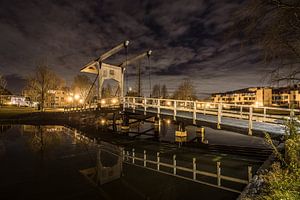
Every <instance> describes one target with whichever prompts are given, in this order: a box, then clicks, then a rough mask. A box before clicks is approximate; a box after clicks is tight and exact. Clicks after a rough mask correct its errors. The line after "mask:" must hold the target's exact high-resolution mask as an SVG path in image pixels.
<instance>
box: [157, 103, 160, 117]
mask: <svg viewBox="0 0 300 200" xmlns="http://www.w3.org/2000/svg"><path fill="white" fill-rule="evenodd" d="M159 115H160V99H157V117H159Z"/></svg>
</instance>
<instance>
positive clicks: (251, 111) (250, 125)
mask: <svg viewBox="0 0 300 200" xmlns="http://www.w3.org/2000/svg"><path fill="white" fill-rule="evenodd" d="M252 129H253V107H252V106H251V107H249V125H248V135H252Z"/></svg>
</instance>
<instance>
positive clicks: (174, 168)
mask: <svg viewBox="0 0 300 200" xmlns="http://www.w3.org/2000/svg"><path fill="white" fill-rule="evenodd" d="M173 174H174V175H176V155H173Z"/></svg>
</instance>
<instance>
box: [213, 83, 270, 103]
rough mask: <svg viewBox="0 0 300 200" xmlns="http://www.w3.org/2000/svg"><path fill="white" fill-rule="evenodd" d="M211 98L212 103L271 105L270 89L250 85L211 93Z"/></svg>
mask: <svg viewBox="0 0 300 200" xmlns="http://www.w3.org/2000/svg"><path fill="white" fill-rule="evenodd" d="M211 100H212V102H214V103H228V104H239V105H256V106H271V104H272V89H271V88H261V87H252V88H244V89H241V90H235V91H230V92H225V93H215V94H212V96H211Z"/></svg>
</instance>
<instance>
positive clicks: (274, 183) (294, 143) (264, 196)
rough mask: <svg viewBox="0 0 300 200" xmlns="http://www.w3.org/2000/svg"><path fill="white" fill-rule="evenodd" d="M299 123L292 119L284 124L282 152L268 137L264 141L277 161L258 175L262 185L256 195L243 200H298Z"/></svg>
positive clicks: (299, 183)
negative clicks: (268, 144)
mask: <svg viewBox="0 0 300 200" xmlns="http://www.w3.org/2000/svg"><path fill="white" fill-rule="evenodd" d="M299 128H300V126H299V122H298V121H297V120H296V119H295V118H292V119H290V120H289V121H287V123H286V134H285V145H284V152H279V151H278V149H277V148H276V147H275V145H274V144H273V142H272V139H271V137H270V135H268V134H266V140H267V142H268V143H270V144H271V145H272V147H273V149H274V154H275V155H276V157H277V159H278V161H277V162H275V163H273V164H272V166H271V167H270V169H269V170H266V171H265V172H264V173H262V174H261V175H259V176H260V177H259V179H260V180H262V182H263V184H262V187H261V188H258V190H259V193H258V194H257V195H254V196H252V195H250V196H251V197H249V196H248V197H246V198H245V199H247V200H248V199H249V200H250V199H255V200H300V134H299V130H300V129H299Z"/></svg>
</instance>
